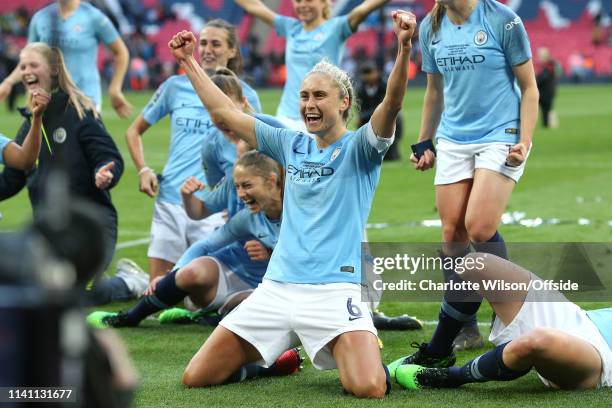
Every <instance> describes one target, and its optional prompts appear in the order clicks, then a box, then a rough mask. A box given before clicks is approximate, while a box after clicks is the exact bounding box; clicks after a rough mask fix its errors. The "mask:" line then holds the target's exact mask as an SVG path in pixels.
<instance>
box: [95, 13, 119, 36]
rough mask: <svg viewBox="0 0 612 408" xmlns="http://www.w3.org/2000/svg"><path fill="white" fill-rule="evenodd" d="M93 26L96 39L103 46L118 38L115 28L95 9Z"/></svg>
mask: <svg viewBox="0 0 612 408" xmlns="http://www.w3.org/2000/svg"><path fill="white" fill-rule="evenodd" d="M93 24H94V29H95V31H96V37H97V38H98V39H99V40H100V41H101V42H103V43H104V44H106V45H109V44H112V43H114V42H115V41H116V40H117V38H119V33H118V32H117V30H116V29H115V26H113V23H112V22H111V21H110V19H109V18H108V17H106V15H104V13H102V12H101V11H100V10H97V9H95V17H94V22H93Z"/></svg>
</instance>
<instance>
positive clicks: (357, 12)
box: [236, 0, 389, 31]
mask: <svg viewBox="0 0 612 408" xmlns="http://www.w3.org/2000/svg"><path fill="white" fill-rule="evenodd" d="M242 1H245V0H242ZM236 2H237V3H239V1H236ZM247 2H248V1H247ZM388 2H389V0H366V1H364V2H363V3H361V4H360V5H358V6H357V7H355V8H354V9H353V10H351V12H350V13H349V15H348V21H349V25H350V26H351V30H353V31H357V28H358V27H359V24H361V23H362V22H363V20H365V19H366V17H367V16H368V14H370V13H371V12H373V11H374V10H376V9H377V8H380V7H382V6H384V5H385V4H387V3H388Z"/></svg>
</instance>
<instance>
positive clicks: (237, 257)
mask: <svg viewBox="0 0 612 408" xmlns="http://www.w3.org/2000/svg"><path fill="white" fill-rule="evenodd" d="M280 225H281V220H270V219H268V217H266V215H265V213H263V212H261V211H260V212H257V213H254V214H253V213H251V211H250V210H249V209H248V208H244V209H242V210H241V211H239V212H238V213H237V214H236V215H235V216H233V217H232V218H230V219H229V220H228V222H227V223H226V224H225V225H223V226H222V227H221V228H219V229H217V230H216V231H214V232H213V233H212V234H211V235H210V236H209V237H208V238H206V239H203V240H200V241H197V242H195V243H194V244H193V245H191V246H190V247H189V249H187V251H186V252H185V253H184V254H183V255H182V256H181V258H180V259H179V260H178V261H177V262H176V266H175V269H176V268H182V267H183V266H185V265H186V264H188V263H189V262H190V261H192V260H193V259H195V258H199V257H201V256H212V257H214V258H217V259H218V260H219V261H221V262H223V263H224V264H225V265H227V266H228V267H229V268H230V269H231V270H232V271H234V273H236V275H238V277H239V278H240V279H242V280H243V281H245V282H246V283H248V284H249V285H251V286H252V287H256V286H257V285H258V284H259V283H261V279H262V278H263V276H264V274H265V273H266V269H267V266H268V262H267V261H252V260H251V259H250V258H249V256H248V253H247V252H246V250H245V249H244V248H243V247H242V246H243V245H244V242H245V241H247V240H250V239H257V240H258V241H260V242H261V243H262V244H264V245H265V246H266V247H267V248H270V249H274V247H275V246H276V243H277V241H278V234H279V231H280Z"/></svg>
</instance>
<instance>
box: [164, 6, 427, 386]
mask: <svg viewBox="0 0 612 408" xmlns="http://www.w3.org/2000/svg"><path fill="white" fill-rule="evenodd" d="M392 17H393V25H394V31H395V33H396V35H397V37H398V42H399V46H398V54H397V59H396V61H395V66H394V68H393V71H392V73H391V75H390V78H389V82H388V87H387V94H386V96H385V99H384V100H383V102H382V103H381V104H380V105H379V106H378V108H377V109H376V111H375V113H374V114H373V116H372V119H371V121H370V122H369V123H368V124H366V125H364V126H363V127H361V128H360V129H359V130H357V131H355V132H351V131H348V130H347V128H346V125H347V121H348V118H349V115H350V111H351V108H352V105H353V102H354V93H353V88H352V84H351V82H350V80H349V78H348V75H347V74H346V73H345V72H343V71H341V70H340V69H339V68H337V67H335V66H333V65H331V64H329V63H327V62H321V63H319V64H317V65H316V66H315V67H314V68H313V69H312V70H311V71H310V72H309V74H308V75H307V76H306V77H305V78H304V81H303V82H302V87H301V90H300V95H299V97H300V110H301V116H302V119H303V120H304V122H305V124H306V127H307V129H308V131H309V132H310V133H312V134H314V135H315V138H312V137H310V136H308V135H305V134H303V133H301V132H297V131H291V130H286V129H276V128H272V127H270V126H268V125H266V124H264V123H262V122H261V121H259V120H256V119H255V118H253V117H252V116H249V115H246V114H244V113H243V112H242V111H240V110H239V109H236V107H235V106H234V104H233V103H232V102H231V100H230V99H229V98H227V96H226V95H225V94H223V92H221V91H220V90H219V89H218V88H217V87H216V86H215V85H214V83H213V82H212V81H211V80H210V78H208V77H207V75H206V73H205V72H204V71H203V70H202V69H201V68H200V67H199V66H198V64H197V62H196V61H195V59H194V58H193V56H192V54H193V50H194V44H195V37H194V36H193V34H192V33H190V32H186V31H182V32H180V33H178V34H177V35H175V36H174V37H173V38H172V40H171V41H170V43H169V46H170V48H171V49H172V53H173V55H174V56H175V58H176V59H177V60H178V61H179V63H180V64H181V66H182V67H183V68H184V69H185V72H186V74H187V76H188V77H189V79H190V80H191V82H192V84H193V86H194V88H195V90H196V92H197V93H198V95H199V96H200V98H201V99H202V102H203V103H204V105H205V106H206V108H207V109H208V111H209V112H210V114H211V117H212V118H213V120H214V121H215V123H217V124H220V125H221V126H223V127H226V128H228V129H231V130H232V131H233V132H234V133H235V134H236V135H237V136H238V137H240V138H241V139H243V140H245V141H246V142H247V143H249V144H250V145H251V146H254V147H256V148H257V149H258V150H260V151H261V152H263V153H264V154H266V155H269V156H270V157H272V158H274V159H275V160H276V161H278V162H279V163H281V164H282V165H283V166H284V167H285V169H286V171H287V177H286V182H285V191H284V217H283V218H284V219H283V222H282V225H281V231H280V235H279V240H278V243H277V246H276V248H275V250H274V252H273V254H272V258H271V260H270V263H269V265H268V270H267V272H266V275H265V276H264V280H263V283H262V284H261V285H260V286H259V287H258V288H257V289H256V290H255V291H254V292H253V294H252V295H251V296H249V298H247V299H246V300H245V301H244V302H243V304H242V305H241V307H240V308H239V309H237V310H236V311H235V312H233V313H231V314H230V315H229V316H227V317H226V318H225V319H224V320H222V321H221V323H220V326H219V327H217V328H216V329H215V331H214V332H213V333H212V335H211V336H210V337H209V338H208V340H207V341H206V342H205V343H204V345H203V346H202V348H201V349H200V350H199V351H198V353H197V354H196V355H195V356H194V357H193V359H192V360H191V362H190V363H189V365H188V366H187V368H186V370H185V374H184V376H183V382H184V383H185V384H186V385H189V386H206V385H213V384H221V383H223V382H224V381H226V379H227V378H229V377H230V376H231V375H232V374H233V373H234V372H236V371H237V370H238V369H239V368H240V367H242V366H244V365H245V364H247V363H252V362H256V361H262V362H263V363H265V364H266V365H270V364H272V363H273V362H274V361H275V359H276V358H277V357H278V356H279V355H280V354H281V353H282V352H283V351H284V350H286V349H287V348H289V347H291V346H294V345H295V344H296V343H297V342H298V341H301V342H302V344H303V345H304V348H305V350H306V352H307V353H308V355H309V356H310V358H311V360H312V362H313V365H314V366H315V367H316V368H318V369H331V368H336V367H337V368H338V369H339V375H340V380H341V382H342V386H343V387H344V389H345V390H346V391H347V392H349V393H352V394H355V395H356V396H359V397H377V398H380V397H383V396H384V394H385V392H387V391H388V390H389V389H390V388H389V382H388V381H387V380H388V376H386V375H385V374H386V372H385V369H384V366H383V365H382V364H381V358H380V351H379V349H378V342H377V339H376V329H375V328H374V326H373V324H372V319H371V316H370V315H369V313H367V305H366V303H365V302H363V301H361V291H360V283H361V245H360V243H359V242H357V240H349V239H346V237H357V236H362V233H363V228H364V225H365V222H366V220H367V217H368V213H369V209H370V206H371V203H372V199H373V196H374V190H375V188H376V185H377V183H378V180H379V176H380V168H381V164H382V157H383V156H384V154H385V152H386V151H387V149H388V147H389V145H390V144H391V143H393V135H394V124H395V118H396V116H397V114H398V113H399V112H400V110H401V108H402V103H403V98H404V94H405V91H406V84H407V81H408V78H407V73H408V64H409V57H410V51H411V46H412V44H411V39H412V35H413V34H414V30H415V28H416V19H415V17H414V15H412V14H411V13H407V12H404V11H396V12H394V13H393V15H392ZM331 220H337V222H332V221H331ZM296 238H298V239H299V242H296ZM364 312H365V313H364Z"/></svg>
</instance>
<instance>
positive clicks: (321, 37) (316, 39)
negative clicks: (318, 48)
mask: <svg viewBox="0 0 612 408" xmlns="http://www.w3.org/2000/svg"><path fill="white" fill-rule="evenodd" d="M322 39H323V34H321V33H318V34H316V35H315V36H314V37H313V40H315V41H321V40H322Z"/></svg>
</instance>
